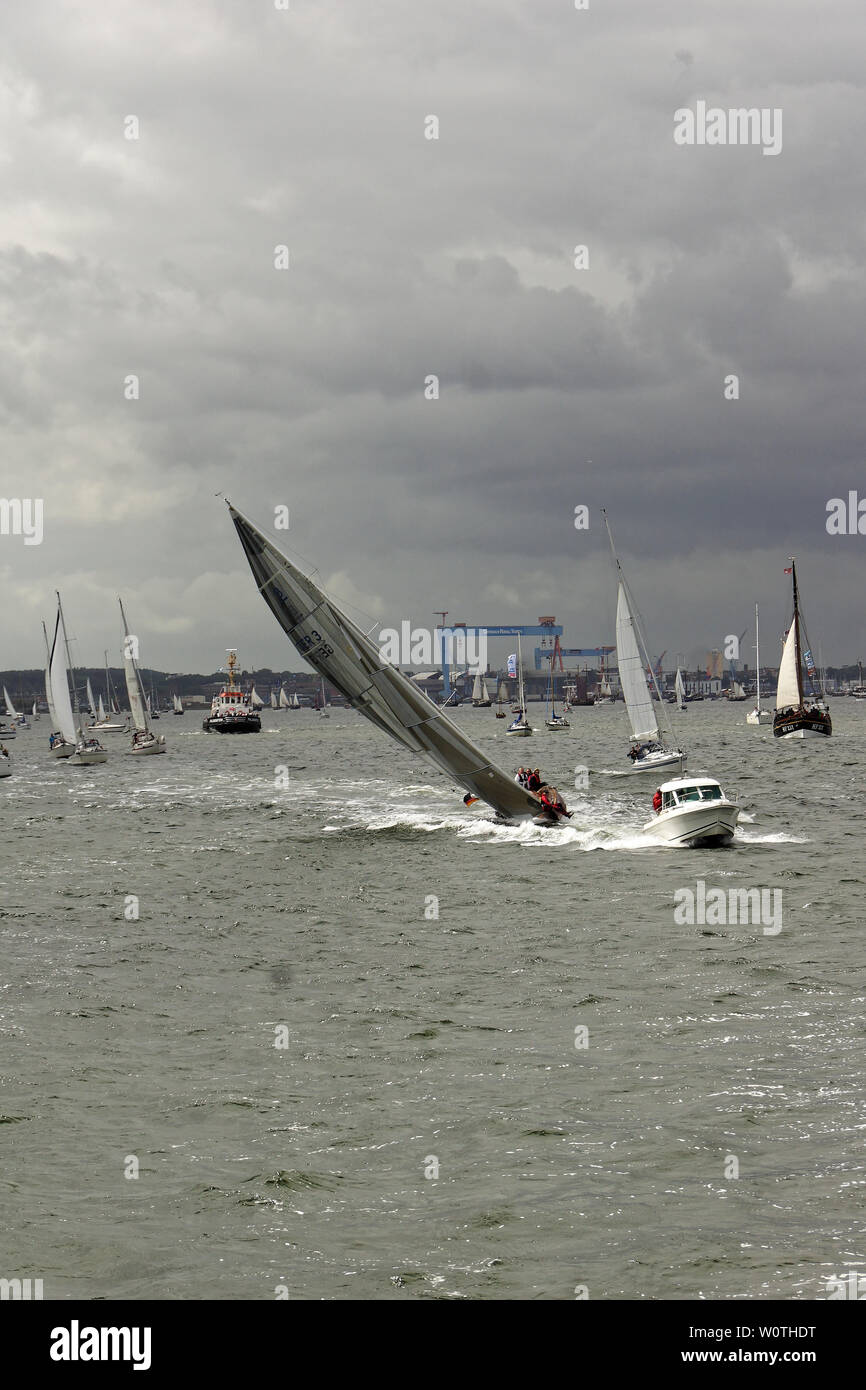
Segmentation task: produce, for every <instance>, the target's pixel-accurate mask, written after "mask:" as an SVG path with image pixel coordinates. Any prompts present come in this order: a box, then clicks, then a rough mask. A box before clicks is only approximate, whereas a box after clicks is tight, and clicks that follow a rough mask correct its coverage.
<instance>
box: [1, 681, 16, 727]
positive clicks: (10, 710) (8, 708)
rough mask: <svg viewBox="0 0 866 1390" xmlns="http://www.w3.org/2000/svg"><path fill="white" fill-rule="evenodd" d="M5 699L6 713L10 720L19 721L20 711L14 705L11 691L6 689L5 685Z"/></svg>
mask: <svg viewBox="0 0 866 1390" xmlns="http://www.w3.org/2000/svg"><path fill="white" fill-rule="evenodd" d="M3 699H4V700H5V701H6V713H7V714H8V716H9V718H10V719H17V718H18V711H17V709H16V708H15V706H14V705H13V703H12V701H11V700H10V698H9V691H8V690H7V689H6V687H5V685H4V687H3Z"/></svg>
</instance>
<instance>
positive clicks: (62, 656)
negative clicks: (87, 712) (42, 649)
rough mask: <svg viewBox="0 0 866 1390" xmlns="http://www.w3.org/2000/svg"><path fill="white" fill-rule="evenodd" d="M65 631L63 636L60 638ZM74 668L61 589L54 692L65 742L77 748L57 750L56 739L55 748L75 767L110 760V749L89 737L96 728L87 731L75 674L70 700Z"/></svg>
mask: <svg viewBox="0 0 866 1390" xmlns="http://www.w3.org/2000/svg"><path fill="white" fill-rule="evenodd" d="M61 634H62V639H63V640H62V641H58V637H59V636H60V635H61ZM71 671H72V660H71V658H70V655H69V638H68V637H67V635H66V619H65V618H64V616H63V605H62V604H61V602H60V594H59V593H58V595H57V627H56V628H55V631H54V646H53V648H52V652H51V694H52V696H53V698H54V708H55V710H56V712H57V720H58V723H59V725H60V733H61V735H62V737H63V742H64V743H65V744H70V743H71V744H72V745H73V751H72V752H71V753H70V754H64V753H56V752H55V749H54V745H53V742H52V748H51V751H52V753H54V754H55V757H67V758H68V759H69V764H70V766H71V767H94V766H95V765H96V764H97V763H105V762H107V761H108V753H107V752H106V750H105V749H104V748H103V746H102V744H101V743H100V742H99V739H98V738H93V737H88V735H91V734H92V730H91V729H87V730H86V731H85V729H84V719H83V717H82V713H81V706H80V704H79V702H78V691H77V689H76V686H75V679H74V677H73V681H72V690H73V698H72V699H71V700H70V696H69V679H68V675H69V672H71ZM73 705H74V708H73Z"/></svg>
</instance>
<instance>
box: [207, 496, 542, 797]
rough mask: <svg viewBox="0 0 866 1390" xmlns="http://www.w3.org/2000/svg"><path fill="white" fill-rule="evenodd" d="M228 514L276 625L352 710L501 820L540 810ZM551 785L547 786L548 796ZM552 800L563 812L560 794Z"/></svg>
mask: <svg viewBox="0 0 866 1390" xmlns="http://www.w3.org/2000/svg"><path fill="white" fill-rule="evenodd" d="M230 515H231V519H232V521H233V523H234V526H235V529H236V530H237V533H238V536H239V538H240V541H241V544H242V546H243V549H244V552H245V554H246V557H247V560H248V562H249V565H250V569H251V570H252V573H253V578H254V579H255V582H256V586H257V588H258V591H259V593H260V594H261V595H262V597H263V598H264V599H265V601H266V603H267V604H268V606H269V608H270V609H271V611H272V613H273V614H274V616H275V617H276V619H277V621H278V622H279V624H280V626H281V627H282V628H283V631H284V632H285V633H286V634H287V635H288V636H289V638H290V640H291V641H292V642H293V643H294V645H295V646H296V648H297V650H298V651H299V652H300V653H301V655H302V656H303V658H304V660H305V661H308V662H309V663H310V665H311V666H312V667H313V668H314V669H315V670H316V671H317V672H318V673H319V675H320V676H323V677H324V678H325V680H327V682H328V684H329V685H331V686H333V687H334V688H335V689H336V690H338V691H339V692H340V694H341V695H343V696H344V698H345V699H346V700H347V701H348V703H349V705H350V706H351V707H352V708H353V709H356V710H357V711H358V712H359V713H360V714H361V715H363V716H364V718H365V719H368V720H369V721H370V722H371V723H372V724H374V725H375V726H376V728H378V729H379V730H380V732H383V733H386V734H388V735H389V737H390V738H392V739H393V740H394V742H395V743H396V744H398V745H399V746H400V747H401V748H402V749H404V750H405V749H409V750H410V751H411V752H414V753H421V754H423V755H424V756H425V757H427V758H429V759H430V760H431V761H432V762H434V763H435V764H436V765H437V766H438V767H439V768H440V769H441V770H442V771H444V772H445V773H446V774H447V775H448V776H449V777H450V778H452V780H453V781H455V782H457V783H458V785H459V786H461V787H462V788H463V789H464V790H465V793H466V795H465V796H464V797H463V804H464V805H465V806H471V805H472V804H473V803H474V802H476V801H478V800H482V801H486V802H487V804H488V806H490V807H492V809H493V810H494V811H495V812H496V815H497V818H498V819H499V820H501V821H507V822H511V821H514V820H519V819H524V818H535V817H539V816H542V815H546V814H547V812H546V807H545V803H544V802H543V801H542V799H541V797H540V796H537V795H536V794H535V793H534V792H530V791H528V790H527V789H526V788H525V787H521V786H520V785H519V783H517V782H516V781H515V780H514V778H513V777H510V776H509V775H508V774H507V773H506V772H504V771H503V770H502V769H501V768H500V767H497V766H496V764H495V763H493V762H491V760H490V757H489V755H488V753H486V752H485V751H483V750H482V749H480V748H479V747H478V746H477V744H475V743H473V742H472V740H471V739H469V738H467V737H466V735H465V734H464V733H463V731H462V729H459V728H458V727H457V725H456V724H455V723H454V722H453V720H451V719H450V718H449V717H448V715H447V713H446V712H445V710H444V709H443V707H442V706H441V705H436V704H434V703H433V701H432V700H431V699H430V698H429V697H428V696H427V695H425V694H424V693H423V691H421V690H419V689H418V687H417V686H416V685H415V684H414V683H413V682H412V681H411V680H410V679H409V678H408V677H407V676H406V675H404V674H403V672H402V671H401V670H399V668H398V667H396V666H392V665H391V664H390V662H387V661H385V660H384V659H383V657H382V653H381V652H380V650H379V648H378V646H376V645H375V643H373V642H371V641H370V639H369V637H367V636H366V634H365V633H364V632H362V631H361V629H360V628H359V627H358V626H357V625H356V624H355V623H353V622H352V620H351V619H350V618H348V617H347V616H346V614H345V613H343V612H342V611H341V610H340V608H339V607H338V605H337V604H336V603H335V602H334V600H333V599H331V598H329V597H328V596H327V595H326V594H325V593H323V592H322V590H321V589H320V588H319V587H318V585H317V584H315V583H314V581H313V580H312V579H309V578H308V577H307V576H306V575H304V574H302V573H301V571H300V570H299V569H297V567H296V566H295V565H293V564H292V563H291V561H290V560H288V559H287V558H286V556H285V555H283V554H281V552H280V551H279V550H277V549H276V548H275V546H274V545H273V543H272V542H271V541H270V540H269V538H268V537H267V536H265V535H264V534H263V533H262V532H261V531H259V530H258V529H257V528H256V527H255V526H253V525H252V523H251V522H249V521H247V519H246V517H243V516H241V514H240V513H239V512H238V511H236V510H235V509H234V507H231V506H230ZM554 791H555V789H553V788H548V793H549V800H551V801H552V799H553V793H554ZM556 795H557V797H558V794H556ZM557 804H558V806H561V808H562V810H561V813H560V814H562V815H567V814H568V812H567V810H566V809H565V806H564V803H563V802H562V800H561V798H559V799H558V803H557Z"/></svg>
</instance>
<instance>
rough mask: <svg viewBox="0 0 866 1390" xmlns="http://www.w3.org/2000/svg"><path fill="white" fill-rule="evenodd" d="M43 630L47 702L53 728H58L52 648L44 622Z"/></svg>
mask: <svg viewBox="0 0 866 1390" xmlns="http://www.w3.org/2000/svg"><path fill="white" fill-rule="evenodd" d="M42 631H43V632H44V633H45V703H46V704H47V706H48V713H49V715H50V716H51V728H52V729H56V728H57V714H56V711H55V709H54V696H53V695H52V693H51V648H50V647H49V645H48V631H47V629H46V627H45V624H44V623H43V624H42Z"/></svg>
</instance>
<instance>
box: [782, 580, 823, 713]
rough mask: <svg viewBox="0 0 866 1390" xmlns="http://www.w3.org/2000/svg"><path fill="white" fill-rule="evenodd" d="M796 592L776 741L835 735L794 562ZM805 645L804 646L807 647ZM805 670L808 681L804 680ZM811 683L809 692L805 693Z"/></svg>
mask: <svg viewBox="0 0 866 1390" xmlns="http://www.w3.org/2000/svg"><path fill="white" fill-rule="evenodd" d="M786 573H787V574H790V575H791V583H792V586H793V590H794V617H793V619H792V621H791V626H790V628H789V629H788V635H787V637H786V638H785V647H784V650H783V652H782V662H781V665H780V666H779V685H778V688H777V691H776V712H775V714H774V715H773V737H774V738H819V737H822V736H823V737H826V736H827V735H828V734H832V732H833V721H832V720H831V718H830V711H829V710H828V708H827V702H826V699H825V697H824V690H823V687H822V685H821V678H820V676H819V674H818V671H817V669H816V667H815V663H814V661H813V659H812V649H811V647H810V646H809V637H808V634H807V632H806V625H805V623H804V622H803V615H802V613H801V611H800V594H799V591H798V589H797V566H796V564H795V563H794V560H793V557H792V559H791V568H790V570H786ZM804 644H805V645H804ZM804 667H805V675H806V679H805V681H804V679H803V671H804ZM807 683H808V686H809V689H808V691H807V690H806V684H807Z"/></svg>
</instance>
